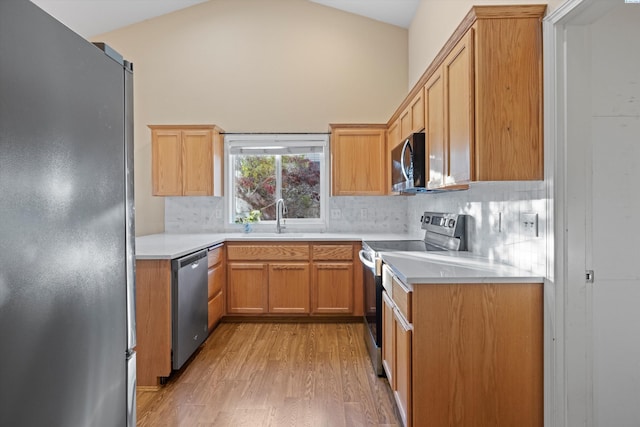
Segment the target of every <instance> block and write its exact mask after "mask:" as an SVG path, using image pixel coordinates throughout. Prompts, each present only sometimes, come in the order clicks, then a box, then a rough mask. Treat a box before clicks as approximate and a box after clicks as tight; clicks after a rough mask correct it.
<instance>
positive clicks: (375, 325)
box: [360, 251, 384, 376]
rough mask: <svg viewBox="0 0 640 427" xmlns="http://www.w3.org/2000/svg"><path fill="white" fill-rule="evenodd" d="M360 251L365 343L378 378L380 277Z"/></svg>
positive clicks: (374, 264) (381, 373) (379, 364)
mask: <svg viewBox="0 0 640 427" xmlns="http://www.w3.org/2000/svg"><path fill="white" fill-rule="evenodd" d="M368 254H369V253H367V252H365V251H360V260H361V261H362V269H363V282H364V283H363V284H364V320H365V326H366V328H365V342H366V343H367V349H368V350H369V355H370V356H371V363H372V364H373V367H374V369H375V371H376V374H378V375H379V376H382V375H384V374H383V370H382V354H381V346H382V276H381V275H377V274H376V262H375V261H374V260H371V259H370V258H369V256H368Z"/></svg>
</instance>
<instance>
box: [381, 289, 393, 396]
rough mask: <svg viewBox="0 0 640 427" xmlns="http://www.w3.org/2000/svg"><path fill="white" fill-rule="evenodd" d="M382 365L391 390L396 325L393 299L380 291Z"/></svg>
mask: <svg viewBox="0 0 640 427" xmlns="http://www.w3.org/2000/svg"><path fill="white" fill-rule="evenodd" d="M382 367H383V368H384V371H385V373H386V374H387V380H389V385H390V386H391V390H395V389H396V325H395V319H394V317H393V301H392V300H391V298H390V297H389V295H388V294H387V292H386V291H383V292H382Z"/></svg>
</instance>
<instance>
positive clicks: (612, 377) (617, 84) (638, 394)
mask: <svg viewBox="0 0 640 427" xmlns="http://www.w3.org/2000/svg"><path fill="white" fill-rule="evenodd" d="M578 27H580V28H578ZM570 31H573V32H574V37H573V41H574V43H576V46H578V48H577V49H576V50H575V52H576V53H575V54H573V57H572V54H571V53H569V54H568V57H569V59H570V60H569V61H568V62H569V64H572V63H573V64H574V67H575V66H576V65H577V64H581V65H582V66H583V69H582V70H575V69H574V70H572V71H573V72H574V73H576V78H577V79H578V81H580V82H581V83H580V85H582V90H583V91H586V93H587V94H588V95H587V96H584V93H583V94H581V95H577V96H580V97H582V98H583V100H586V101H588V102H589V104H587V105H586V106H583V107H578V108H576V109H574V112H576V113H577V114H578V115H581V116H582V117H579V118H578V119H577V120H576V121H575V122H574V123H580V122H581V123H582V125H583V126H585V129H573V134H574V136H575V135H579V134H580V133H581V132H584V135H585V140H584V143H583V144H584V145H583V147H582V148H583V149H584V165H582V166H583V167H578V168H576V171H577V172H581V171H584V175H582V176H583V177H584V184H583V185H584V187H583V188H584V189H585V192H584V194H585V197H584V206H585V213H584V222H583V224H584V228H585V230H584V243H585V252H584V265H585V269H586V270H593V271H594V282H593V284H587V285H586V287H585V288H584V290H585V294H586V298H585V303H586V304H585V307H584V312H585V319H586V320H585V325H586V328H585V329H586V332H587V339H586V354H585V356H586V360H587V377H588V378H587V379H586V385H587V390H585V391H586V394H587V395H589V394H590V393H589V388H591V389H592V392H593V394H592V402H593V407H592V413H591V414H587V417H586V421H587V422H586V425H593V426H616V427H626V426H629V427H637V426H640V273H639V271H640V248H639V246H640V231H639V230H640V228H639V225H640V224H639V223H638V221H637V220H636V218H638V215H640V50H639V49H638V45H639V42H640V5H635V4H634V5H629V4H624V3H623V2H622V1H620V3H619V4H618V5H617V6H615V7H614V8H612V9H610V10H607V11H606V12H605V13H604V14H603V15H601V16H599V17H597V18H594V19H593V20H592V21H591V22H588V23H584V22H582V23H580V24H579V25H578V26H577V27H576V28H575V29H573V30H570ZM569 40H571V36H570V37H569ZM569 69H571V65H570V66H569ZM579 73H582V75H580V76H579V75H578V74H579ZM568 79H569V80H571V74H568ZM569 86H571V83H570V84H569ZM574 89H576V88H575V87H574ZM577 89H578V90H580V88H577ZM570 93H571V92H570ZM573 93H576V92H573ZM571 132H572V130H571V129H569V133H571ZM570 144H572V145H573V150H574V151H573V152H574V154H577V152H576V151H575V149H576V148H578V144H579V143H578V142H576V141H575V139H574V141H573V142H572V143H570ZM578 149H579V148H578ZM570 152H571V150H570ZM568 164H571V160H570V159H568ZM571 172H572V171H571V169H570V168H569V170H568V173H569V174H571ZM578 177H579V175H578ZM567 179H568V181H570V182H571V181H573V182H576V181H575V179H576V177H575V176H574V177H573V179H572V178H569V177H568V178H567ZM568 223H569V224H571V218H570V219H569V220H568ZM573 225H579V224H576V223H574V224H573ZM574 230H575V234H577V235H580V233H581V231H580V230H579V229H576V228H574ZM571 232H572V231H571V228H569V233H571ZM575 237H576V236H574V238H575ZM570 240H571V237H570ZM579 240H582V239H579ZM572 257H573V258H574V261H575V262H576V264H577V263H579V262H580V261H581V259H582V256H581V255H580V254H579V253H576V254H573V255H572V254H571V253H570V254H569V258H572ZM569 304H571V302H569ZM589 364H590V365H591V366H592V370H590V371H589V370H588V365H589ZM589 377H590V378H589ZM589 383H591V384H589ZM573 421H576V420H573ZM569 424H570V425H571V424H573V423H571V422H570V423H569Z"/></svg>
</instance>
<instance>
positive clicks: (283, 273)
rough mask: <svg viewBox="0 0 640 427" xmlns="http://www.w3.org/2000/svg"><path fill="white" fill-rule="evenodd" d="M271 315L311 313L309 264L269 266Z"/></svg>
mask: <svg viewBox="0 0 640 427" xmlns="http://www.w3.org/2000/svg"><path fill="white" fill-rule="evenodd" d="M269 313H300V314H305V313H309V264H308V263H278V264H270V265H269Z"/></svg>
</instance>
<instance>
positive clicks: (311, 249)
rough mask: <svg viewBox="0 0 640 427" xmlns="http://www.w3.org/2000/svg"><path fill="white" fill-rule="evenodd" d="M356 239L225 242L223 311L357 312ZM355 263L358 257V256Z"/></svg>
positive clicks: (359, 292)
mask: <svg viewBox="0 0 640 427" xmlns="http://www.w3.org/2000/svg"><path fill="white" fill-rule="evenodd" d="M360 248H361V244H360V243H359V242H358V243H354V242H340V243H318V244H316V243H313V244H309V243H308V242H305V243H294V242H285V243H277V244H274V243H266V242H256V243H245V242H242V243H241V242H229V243H227V259H228V264H227V270H228V276H227V313H228V314H237V315H265V316H268V315H294V316H297V315H307V316H309V315H312V316H327V315H347V316H362V314H363V306H364V301H362V300H363V290H362V272H361V271H359V270H360V269H354V262H355V261H354V260H358V251H359V250H360ZM357 262H359V261H357Z"/></svg>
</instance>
